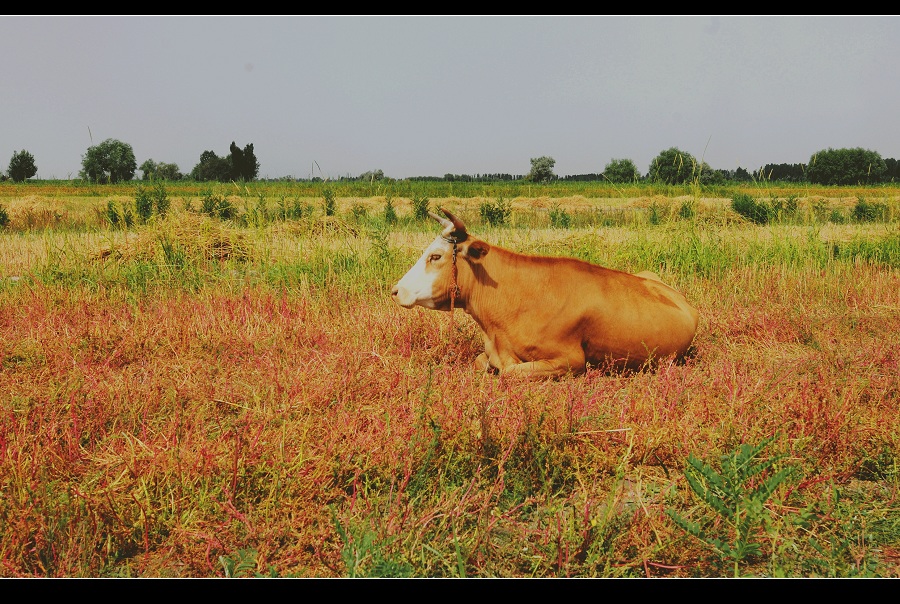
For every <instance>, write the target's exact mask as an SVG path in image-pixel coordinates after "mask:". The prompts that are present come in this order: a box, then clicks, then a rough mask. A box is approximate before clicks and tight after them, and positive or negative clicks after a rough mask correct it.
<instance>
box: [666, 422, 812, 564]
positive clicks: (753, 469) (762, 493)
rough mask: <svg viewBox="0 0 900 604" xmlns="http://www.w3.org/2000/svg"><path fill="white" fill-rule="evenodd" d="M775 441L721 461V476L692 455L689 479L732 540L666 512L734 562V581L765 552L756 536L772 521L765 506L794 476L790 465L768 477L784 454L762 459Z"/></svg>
mask: <svg viewBox="0 0 900 604" xmlns="http://www.w3.org/2000/svg"><path fill="white" fill-rule="evenodd" d="M774 439H775V437H774V436H772V437H769V438H767V439H763V440H762V441H761V442H760V443H759V444H758V445H756V446H752V445H747V444H744V445H741V446H740V447H738V448H737V449H735V450H734V451H732V452H731V453H728V454H726V455H723V456H721V458H720V460H719V461H720V467H721V471H719V472H717V471H716V470H715V469H713V468H712V467H711V466H709V465H707V464H706V463H704V462H703V461H701V460H699V459H697V458H696V457H694V455H693V454H690V455H689V456H688V459H687V462H688V466H687V467H686V469H685V471H684V477H685V478H686V479H687V481H688V484H689V485H690V487H691V490H692V491H693V492H694V494H695V495H696V496H697V497H698V498H699V499H700V501H701V503H703V504H704V505H705V506H706V507H707V508H709V509H711V510H712V511H713V512H715V513H716V514H718V515H719V517H720V518H721V519H722V520H724V521H725V525H726V526H727V527H728V531H727V532H729V533H730V535H724V536H717V535H715V534H711V533H708V532H707V531H706V530H704V528H703V527H702V526H701V524H700V523H698V522H691V521H690V520H687V519H686V518H684V517H683V516H681V514H679V513H678V512H676V511H674V510H672V509H667V510H666V514H667V515H668V516H669V517H670V518H671V519H672V520H673V521H674V522H675V524H677V525H678V526H679V527H681V528H682V529H684V530H685V531H687V532H688V533H690V534H691V535H693V536H694V537H696V538H697V539H700V540H701V541H703V542H704V543H706V544H707V545H709V546H711V547H712V548H714V549H715V550H716V551H717V552H718V553H719V554H721V555H723V556H725V557H726V558H729V559H731V560H732V561H733V564H734V576H735V577H737V576H739V565H740V563H741V562H742V561H744V560H745V559H747V558H748V557H751V556H756V555H758V554H759V553H760V544H759V543H758V542H757V541H754V540H753V532H754V531H755V530H756V528H757V527H758V526H759V525H760V524H762V523H764V522H765V521H766V520H768V519H769V512H768V510H767V509H766V507H765V504H766V502H767V501H768V500H769V498H770V497H771V496H772V495H773V494H774V493H775V489H777V488H778V486H779V485H781V484H782V483H783V482H785V481H786V480H788V479H789V478H791V477H792V476H793V474H794V472H795V468H794V467H793V466H787V467H784V468H782V469H780V470H778V471H775V472H774V473H769V472H770V470H772V469H773V468H774V467H775V465H776V464H777V463H778V462H779V461H781V460H782V459H783V458H784V455H776V456H774V457H770V458H768V459H760V458H759V454H760V453H761V452H762V451H763V449H765V448H766V447H767V446H768V445H769V444H770V443H771V442H772V441H773V440H774ZM767 473H768V475H766V474H767ZM764 475H765V476H764ZM757 477H761V480H757Z"/></svg>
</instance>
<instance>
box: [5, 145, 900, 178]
mask: <svg viewBox="0 0 900 604" xmlns="http://www.w3.org/2000/svg"><path fill="white" fill-rule="evenodd" d="M81 165H82V169H81V171H80V172H79V176H80V177H81V178H83V179H85V180H88V181H90V182H98V183H117V182H122V181H130V180H133V179H134V177H135V173H136V172H137V170H138V169H139V170H140V171H141V172H142V178H143V180H165V181H177V180H193V181H196V182H231V181H252V180H255V179H256V178H257V177H258V175H259V161H258V160H257V158H256V154H255V152H254V149H253V144H252V143H249V144H247V145H245V146H244V147H243V148H241V147H239V146H238V145H237V144H236V143H235V142H234V141H232V142H231V145H230V147H229V152H228V154H227V155H222V156H221V157H220V156H219V155H217V154H216V153H215V152H214V151H204V152H203V153H201V154H200V159H199V161H198V162H197V164H196V165H195V166H194V167H193V169H192V170H191V171H190V172H189V173H187V174H183V173H182V172H181V170H180V169H179V167H178V165H177V164H174V163H166V162H157V161H155V160H153V159H148V160H146V161H145V162H144V163H142V164H141V165H140V167H138V165H137V160H136V159H135V155H134V150H133V149H132V147H131V145H129V144H128V143H124V142H122V141H120V140H116V139H107V140H105V141H103V142H102V143H100V144H98V145H93V146H90V147H88V149H87V151H86V152H85V154H84V155H83V156H82V161H81ZM555 165H556V160H555V159H553V158H552V157H549V156H542V157H536V158H531V170H530V171H529V172H528V173H527V174H520V175H513V174H501V173H494V174H475V175H468V174H450V173H448V174H445V175H444V176H443V177H440V176H415V177H411V178H408V179H406V180H410V181H445V182H497V181H515V180H527V181H533V182H537V183H548V182H551V181H556V180H559V181H603V182H611V183H634V182H641V181H651V182H660V183H665V184H683V183H698V184H701V185H715V184H722V183H725V182H742V181H770V182H792V183H801V182H808V183H810V184H822V185H858V184H878V183H888V182H900V161H898V160H896V159H892V158H888V159H882V157H881V155H880V154H879V153H878V152H876V151H871V150H868V149H863V148H859V147H857V148H852V149H849V148H843V149H832V148H828V149H823V150H821V151H817V152H816V153H814V154H813V155H812V156H811V157H810V160H809V162H808V163H805V164H783V163H782V164H766V165H765V166H762V167H761V168H759V169H758V170H756V171H755V172H752V173H751V172H749V171H747V170H745V169H744V168H741V167H738V168H737V169H735V170H717V169H713V168H712V167H711V166H710V165H709V164H707V163H706V162H703V161H698V160H697V159H696V158H695V157H694V156H693V155H691V154H690V153H687V152H685V151H682V150H680V149H679V148H677V147H671V148H669V149H666V150H664V151H661V152H660V153H659V155H657V156H656V157H655V158H653V160H652V161H651V162H650V169H649V171H648V172H647V173H646V174H641V173H640V171H639V170H638V169H637V166H636V165H635V163H634V161H632V160H630V159H613V160H611V161H610V162H609V163H607V164H606V166H605V167H604V169H603V172H598V173H590V174H574V175H568V176H557V175H556V174H555V172H554V167H555ZM35 174H37V164H36V163H35V158H34V156H33V155H32V154H31V153H30V152H28V151H26V150H22V151H15V152H13V155H12V159H10V162H9V167H8V169H7V171H6V173H4V174H0V179H2V180H7V179H10V180H13V181H14V182H23V181H25V180H27V179H29V178H32V177H33V176H34V175H35ZM287 179H290V180H303V179H294V178H285V179H279V180H287ZM311 180H322V179H321V178H313V179H311ZM337 180H356V181H369V182H374V181H382V180H393V179H390V178H389V177H387V176H385V174H384V172H383V171H382V170H371V171H367V172H364V173H362V174H360V175H359V176H356V177H351V176H347V177H341V178H339V179H337Z"/></svg>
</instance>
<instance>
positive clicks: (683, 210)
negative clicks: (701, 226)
mask: <svg viewBox="0 0 900 604" xmlns="http://www.w3.org/2000/svg"><path fill="white" fill-rule="evenodd" d="M695 214H696V210H694V202H693V201H684V202H682V204H681V207H680V208H679V209H678V216H679V217H681V218H683V219H685V220H690V219H691V218H693V217H694V215H695Z"/></svg>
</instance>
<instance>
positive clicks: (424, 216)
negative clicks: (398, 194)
mask: <svg viewBox="0 0 900 604" xmlns="http://www.w3.org/2000/svg"><path fill="white" fill-rule="evenodd" d="M412 206H413V217H414V218H415V219H416V220H428V219H429V218H430V216H429V215H428V212H429V211H430V208H429V207H428V198H427V197H425V196H424V195H414V196H413V198H412Z"/></svg>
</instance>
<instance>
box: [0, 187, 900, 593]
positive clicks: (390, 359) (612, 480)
mask: <svg viewBox="0 0 900 604" xmlns="http://www.w3.org/2000/svg"><path fill="white" fill-rule="evenodd" d="M409 186H410V185H406V184H404V185H397V187H398V188H385V187H381V188H375V189H373V188H372V187H371V186H370V187H369V189H364V188H362V187H360V188H358V189H352V188H350V187H349V186H347V187H346V188H344V189H340V188H334V189H333V190H332V193H333V194H334V198H333V202H334V206H333V213H332V214H331V215H325V203H326V201H327V198H326V197H324V196H323V191H324V189H323V188H322V187H319V188H318V189H316V188H313V187H311V186H310V187H306V188H302V189H301V188H299V185H298V186H297V187H294V188H291V185H287V184H283V183H271V184H266V183H254V184H253V185H248V186H246V187H244V188H243V189H241V187H237V186H233V185H229V186H228V187H222V188H220V189H216V188H214V187H207V186H195V185H191V186H188V185H175V184H170V185H168V186H167V190H166V195H167V198H166V203H165V204H164V205H165V206H166V208H167V209H166V211H165V212H164V213H159V212H157V211H155V210H154V212H153V213H152V215H150V216H149V217H148V218H147V219H142V218H141V217H140V215H139V212H138V211H137V209H136V206H135V198H136V197H137V196H138V194H137V192H136V186H135V185H128V186H125V185H116V186H106V187H102V186H94V187H85V186H72V185H67V184H65V183H43V184H41V183H37V184H35V183H29V184H26V185H12V184H11V183H3V184H2V185H0V207H2V208H4V209H5V211H6V214H7V216H8V222H7V224H6V226H5V227H4V228H0V576H5V577H18V576H25V577H224V576H232V577H237V576H267V577H268V576H277V577H362V576H382V577H387V576H391V577H403V576H416V577H450V576H452V577H459V576H466V577H720V576H762V577H776V576H784V577H851V576H881V577H900V504H898V499H897V496H898V486H900V469H898V463H900V462H898V460H900V404H898V403H900V377H898V376H900V367H898V363H900V339H898V334H900V188H890V187H885V188H877V189H860V188H833V189H824V188H819V189H815V190H811V189H809V188H797V189H791V188H790V187H774V186H770V187H766V188H758V189H755V190H746V189H741V190H739V189H737V188H734V189H721V190H716V191H699V190H696V189H693V188H691V187H684V188H682V189H677V188H666V189H661V188H656V189H654V188H649V187H644V188H640V187H636V186H635V187H630V188H627V189H615V188H614V187H596V186H595V188H594V189H591V188H590V187H588V186H587V185H584V184H579V187H580V188H578V189H575V188H572V187H574V185H571V186H570V185H566V187H568V188H560V189H557V188H555V187H544V188H541V189H540V190H537V189H538V188H537V187H535V189H534V190H530V191H527V190H525V191H520V190H513V189H510V188H507V189H504V190H502V191H500V192H499V193H498V192H497V191H495V190H493V189H491V188H489V187H485V186H484V185H478V188H471V189H464V188H462V187H457V189H456V190H455V191H454V192H453V194H451V195H443V196H440V197H438V196H434V195H433V192H439V191H438V189H434V190H433V191H432V190H426V191H424V192H423V191H422V190H419V191H412V190H409V189H408V187H409ZM402 187H407V189H403V188H402ZM738 191H740V192H745V193H750V194H751V195H752V196H753V197H754V198H756V199H758V200H760V202H763V203H768V204H769V205H770V207H775V208H778V211H777V212H774V213H772V214H771V216H770V219H769V220H767V221H766V222H765V224H757V223H754V222H752V221H750V220H748V219H746V217H744V216H742V215H741V214H739V213H737V212H735V210H734V209H733V208H732V206H731V203H730V201H731V199H732V198H733V196H734V194H735V193H736V192H738ZM423 200H424V202H423ZM861 200H862V201H863V204H862V205H863V206H864V209H865V208H872V207H874V208H876V210H877V211H868V210H865V211H862V210H860V206H861V203H860V202H861ZM214 202H215V203H214ZM416 203H419V204H422V203H427V204H428V207H429V208H431V209H434V208H436V207H438V206H439V205H443V206H445V207H447V208H448V209H450V210H451V211H453V212H454V213H457V214H458V215H459V216H461V217H462V218H463V219H464V220H465V221H466V223H467V225H468V226H469V230H470V232H472V233H473V234H476V235H477V236H479V237H481V238H483V239H485V240H487V241H488V242H490V243H492V244H496V245H501V246H503V247H508V248H510V249H514V250H517V251H522V252H528V253H539V254H547V255H554V256H575V257H579V258H582V259H585V260H589V261H592V262H596V263H598V264H602V265H604V266H607V267H610V268H615V269H620V270H625V271H631V272H636V271H640V270H646V269H651V270H654V271H656V272H657V273H659V274H660V276H661V277H662V278H663V280H664V281H667V282H668V283H670V284H672V285H673V286H675V287H676V288H678V289H680V290H681V291H682V292H684V293H685V295H686V297H687V298H688V300H690V301H691V302H692V303H693V304H694V305H695V306H697V308H698V309H699V310H700V317H701V318H700V328H699V331H698V335H697V338H696V340H695V352H694V354H693V355H692V357H691V358H690V359H689V360H688V361H687V362H686V363H684V364H680V365H674V364H672V365H668V364H667V365H664V366H661V367H660V368H658V369H657V370H656V371H653V372H639V373H636V374H632V375H615V374H613V375H610V374H606V373H604V372H602V371H599V370H590V371H588V373H587V374H586V375H583V376H580V377H565V378H562V379H559V380H554V381H546V382H530V381H521V380H515V379H509V378H507V377H497V376H491V375H482V374H478V373H476V372H474V371H473V369H472V367H471V362H472V361H473V360H474V358H475V356H477V354H478V353H479V352H480V351H481V338H480V336H479V334H478V333H477V328H476V326H475V325H474V323H473V322H472V321H471V320H470V319H469V317H468V316H466V315H465V314H463V313H462V312H460V311H457V312H456V314H455V315H454V316H453V317H452V318H451V317H450V315H449V314H448V313H439V312H433V311H427V310H424V309H418V308H417V309H413V310H406V309H402V308H399V307H397V306H396V305H394V304H393V303H392V302H391V300H390V288H391V286H392V285H393V283H395V282H396V281H397V279H399V277H400V276H402V275H403V273H404V272H405V271H406V270H407V269H408V268H409V266H410V265H411V264H412V263H413V262H414V261H415V260H416V259H417V258H418V256H419V254H420V253H421V251H422V249H423V248H424V247H425V246H426V245H427V243H428V242H430V241H431V240H432V239H433V238H434V237H435V236H436V235H437V233H438V231H439V227H438V225H437V223H435V222H434V221H432V220H430V219H428V220H420V219H417V218H416V215H415V214H416V211H417V206H416ZM866 203H868V205H866ZM419 207H420V208H421V205H420V206H419ZM228 208H230V210H228ZM204 210H205V213H204ZM226 210H227V211H226ZM504 211H505V213H504ZM129 212H130V213H131V218H130V219H129V220H128V221H126V214H127V213H129ZM223 216H225V217H224V218H223ZM498 216H499V217H500V219H497V217H498ZM492 219H496V220H495V221H494V224H492V223H491V220H492Z"/></svg>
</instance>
